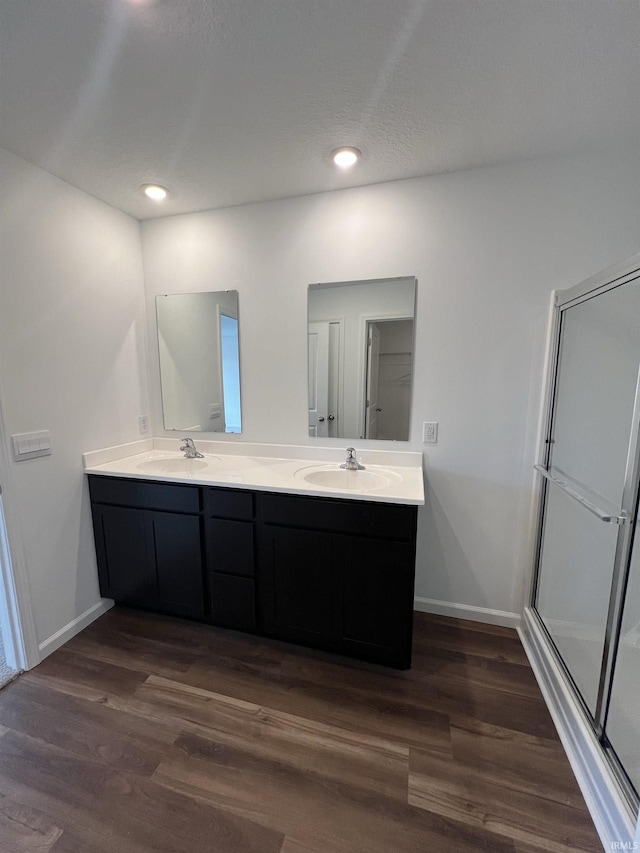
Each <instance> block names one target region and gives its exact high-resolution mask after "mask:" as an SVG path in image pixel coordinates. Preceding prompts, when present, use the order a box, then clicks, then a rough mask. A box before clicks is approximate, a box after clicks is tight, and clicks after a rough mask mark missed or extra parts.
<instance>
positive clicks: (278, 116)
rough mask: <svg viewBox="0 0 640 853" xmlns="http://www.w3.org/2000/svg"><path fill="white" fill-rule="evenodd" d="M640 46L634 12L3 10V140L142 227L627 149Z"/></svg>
mask: <svg viewBox="0 0 640 853" xmlns="http://www.w3.org/2000/svg"><path fill="white" fill-rule="evenodd" d="M639 43H640V3H638V2H636V0H633V2H632V0H629V2H627V0H0V145H2V146H3V147H5V148H7V149H9V150H10V151H13V152H14V153H16V154H18V155H20V156H21V157H23V158H24V159H26V160H30V161H31V162H33V163H37V164H38V165H40V166H42V167H43V168H45V169H47V170H48V171H49V172H52V173H53V174H55V175H58V176H60V177H61V178H64V179H65V180H67V181H68V182H69V183H71V184H74V185H75V186H77V187H80V188H81V189H83V190H86V191H87V192H89V193H91V194H92V195H95V196H97V197H98V198H101V199H104V200H105V201H107V202H109V203H110V204H113V205H114V206H116V207H118V208H121V209H122V210H125V211H127V212H128V213H131V214H133V215H134V216H136V217H138V218H140V219H145V218H148V217H151V216H158V215H165V214H172V213H183V212H187V211H193V210H202V209H207V208H214V207H223V206H228V205H235V204H242V203H244V202H250V201H261V200H266V199H274V198H283V197H286V196H294V195H300V194H304V193H310V192H319V191H323V190H329V189H335V188H338V187H343V186H358V185H362V184H370V183H376V182H379V181H387V180H393V179H397V178H404V177H413V176H417V175H427V174H434V173H439V172H445V171H453V170H459V169H468V168H472V167H475V166H480V165H487V164H493V163H500V162H506V161H513V160H517V159H522V158H531V157H539V156H545V155H547V154H554V153H561V152H567V151H583V150H589V149H596V148H602V147H604V146H610V145H616V146H618V145H620V146H628V145H632V144H637V142H638V140H640V135H639V131H640V109H639V107H640V85H639V83H640V74H639V71H640V48H639ZM339 144H349V145H355V146H357V147H359V148H361V149H362V151H363V152H364V159H363V161H362V162H361V163H360V164H359V165H358V166H357V167H356V168H355V169H354V170H352V171H351V172H350V173H348V174H344V173H339V174H338V173H337V171H336V169H335V167H333V166H332V164H331V163H330V162H329V158H328V155H329V152H330V151H331V150H332V149H333V148H334V147H336V146H337V145H339ZM151 181H157V182H159V183H161V184H164V185H166V186H167V187H169V188H170V190H171V196H170V198H169V199H168V200H167V201H166V202H165V203H164V204H163V205H162V206H161V207H160V206H158V205H156V204H155V203H153V202H150V201H148V200H147V199H146V198H144V197H143V196H142V195H141V193H140V190H139V186H140V184H142V183H145V182H151Z"/></svg>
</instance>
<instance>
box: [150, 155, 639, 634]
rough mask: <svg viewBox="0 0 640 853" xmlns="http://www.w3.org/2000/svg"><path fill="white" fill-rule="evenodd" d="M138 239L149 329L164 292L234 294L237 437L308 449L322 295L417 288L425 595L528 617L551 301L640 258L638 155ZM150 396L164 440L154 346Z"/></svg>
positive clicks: (363, 193) (203, 223) (176, 227)
mask: <svg viewBox="0 0 640 853" xmlns="http://www.w3.org/2000/svg"><path fill="white" fill-rule="evenodd" d="M142 237H143V256H144V261H145V280H146V287H147V306H148V308H149V310H148V316H149V322H150V323H153V311H152V306H153V300H154V297H155V295H156V294H158V293H163V292H164V293H167V292H168V293H171V292H179V291H183V292H187V291H198V290H219V289H222V288H235V289H237V290H238V291H239V300H240V304H239V310H240V346H241V370H242V402H243V434H242V437H233V436H226V437H225V438H227V439H228V440H236V441H238V440H247V441H268V442H287V443H289V442H292V443H297V444H305V443H307V442H310V441H312V439H309V438H308V436H307V390H306V382H307V357H306V346H307V344H306V335H307V323H306V318H307V285H308V284H309V283H311V282H317V281H326V282H329V281H345V280H361V279H367V278H383V277H394V276H400V275H415V276H416V277H417V279H418V294H417V315H416V352H415V384H414V389H415V390H414V404H413V409H412V423H411V435H410V442H409V443H408V445H407V447H408V448H410V449H416V450H424V451H425V470H426V475H427V502H426V505H425V507H424V508H422V509H421V510H420V513H419V542H418V556H417V579H416V593H417V595H418V597H419V598H421V599H423V600H427V601H426V602H425V601H423V602H422V604H423V606H425V607H430V608H436V609H437V608H438V607H439V605H437V604H434V603H433V602H434V601H435V602H445V610H447V609H448V607H449V604H450V603H453V604H454V605H455V606H456V607H457V608H458V609H459V612H460V613H461V615H464V614H465V613H468V614H469V615H472V616H473V615H474V614H475V615H481V616H482V615H484V616H486V617H487V618H491V614H488V613H484V611H483V609H487V610H491V611H494V610H498V611H506V612H511V613H513V612H519V611H520V608H521V605H522V601H523V595H524V589H525V586H526V580H525V578H526V576H527V575H528V571H529V565H530V558H531V555H530V537H529V524H530V510H531V492H532V480H533V475H532V465H533V462H534V447H535V434H536V430H537V418H538V411H539V406H540V390H541V380H542V365H543V357H544V347H545V336H546V329H547V317H548V309H549V295H550V291H551V290H552V289H554V288H565V287H569V286H571V285H573V284H576V283H577V282H579V281H581V280H583V279H584V278H586V277H587V276H589V275H591V274H593V273H594V272H596V271H598V270H600V269H602V268H604V267H607V266H609V265H610V264H612V263H614V262H616V261H619V260H620V259H622V258H625V257H627V256H629V255H631V254H633V253H634V252H636V251H638V248H639V244H640V157H638V156H637V153H634V154H633V155H632V154H622V153H616V154H611V155H609V156H605V155H598V156H596V155H593V156H583V157H576V158H572V159H561V158H559V159H553V160H548V161H545V162H531V163H523V164H517V165H511V166H504V167H496V168H487V169H478V170H472V171H467V172H461V173H455V174H449V175H441V176H437V177H431V178H420V179H413V180H408V181H398V182H394V183H389V184H380V185H377V186H372V187H366V188H362V189H353V190H344V191H341V192H333V193H326V194H321V195H314V196H308V197H303V198H295V199H288V200H284V201H278V202H270V203H264V204H255V205H247V206H243V207H236V208H231V209H227V210H220V211H209V212H204V213H196V214H190V215H185V216H179V217H169V218H166V219H157V220H152V221H148V222H145V223H143V225H142ZM150 333H151V335H153V334H154V330H153V326H151V328H150ZM151 382H152V385H151V388H152V398H153V416H154V422H155V426H156V432H157V433H158V434H161V430H160V429H159V427H160V425H161V423H162V420H161V409H160V393H159V381H158V365H157V355H156V354H155V352H154V348H153V347H152V348H151ZM423 420H433V421H438V422H439V423H440V432H439V443H438V445H437V446H434V447H431V446H424V447H423V445H422V444H421V443H420V436H421V422H422V421H423ZM167 435H170V433H168V434H167ZM326 441H327V443H332V444H335V443H337V444H344V443H345V442H344V440H338V439H334V440H331V439H327V440H326ZM364 444H365V443H364V442H360V446H364ZM375 445H376V443H375V442H372V446H375ZM465 608H471V610H466V609H465ZM498 618H500V617H498Z"/></svg>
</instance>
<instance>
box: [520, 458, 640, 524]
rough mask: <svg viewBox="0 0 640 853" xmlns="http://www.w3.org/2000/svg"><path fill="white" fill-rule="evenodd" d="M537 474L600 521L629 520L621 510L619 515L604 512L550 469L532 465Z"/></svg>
mask: <svg viewBox="0 0 640 853" xmlns="http://www.w3.org/2000/svg"><path fill="white" fill-rule="evenodd" d="M533 467H534V468H535V469H536V471H537V472H538V474H542V476H543V477H544V478H545V479H546V480H549V481H550V482H551V483H553V484H554V485H556V486H557V487H558V488H559V489H562V491H563V492H564V493H565V494H566V495H569V497H570V498H573V499H574V501H577V502H578V503H579V504H580V505H581V506H583V507H584V508H585V509H588V510H589V512H590V513H592V514H593V515H595V516H596V517H597V518H599V519H600V521H604V522H605V524H626V523H627V522H628V521H629V516H628V515H627V514H626V513H625V512H622V513H621V514H620V515H614V514H612V513H610V512H606V511H605V510H603V509H600V507H599V506H596V504H594V503H592V502H591V501H590V500H588V499H587V498H585V497H583V496H582V495H581V494H580V493H579V492H576V490H575V489H572V488H571V486H569V485H568V484H567V483H566V482H565V481H564V480H562V479H561V478H560V477H555V476H554V475H553V474H552V473H551V472H550V471H547V469H546V468H544V467H543V466H542V465H534V466H533Z"/></svg>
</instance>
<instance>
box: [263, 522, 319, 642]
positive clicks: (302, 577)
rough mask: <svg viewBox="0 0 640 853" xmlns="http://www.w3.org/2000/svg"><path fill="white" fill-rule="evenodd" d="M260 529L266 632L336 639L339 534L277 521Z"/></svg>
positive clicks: (314, 639) (307, 638)
mask: <svg viewBox="0 0 640 853" xmlns="http://www.w3.org/2000/svg"><path fill="white" fill-rule="evenodd" d="M260 535H261V541H260V560H261V562H260V584H259V587H258V590H259V591H258V594H259V599H260V604H261V614H262V618H263V627H264V631H265V633H267V634H272V635H273V636H276V637H281V638H283V639H289V640H293V641H295V642H299V643H304V644H307V645H313V646H326V645H328V644H330V643H331V623H332V614H331V609H332V576H333V558H334V547H333V541H334V538H335V537H333V536H331V535H327V534H326V533H318V532H316V531H308V530H293V529H291V528H287V527H275V526H274V527H271V526H264V527H262V529H261V532H260Z"/></svg>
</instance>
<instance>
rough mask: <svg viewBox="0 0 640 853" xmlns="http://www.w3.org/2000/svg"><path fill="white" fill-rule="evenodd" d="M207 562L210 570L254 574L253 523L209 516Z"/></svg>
mask: <svg viewBox="0 0 640 853" xmlns="http://www.w3.org/2000/svg"><path fill="white" fill-rule="evenodd" d="M207 564H208V566H209V571H210V572H223V573H225V574H229V575H242V576H244V577H253V575H254V555H253V522H252V521H230V520H229V519H226V518H208V519H207Z"/></svg>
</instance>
